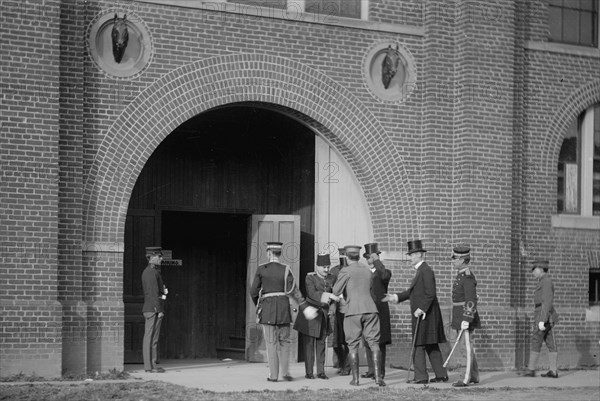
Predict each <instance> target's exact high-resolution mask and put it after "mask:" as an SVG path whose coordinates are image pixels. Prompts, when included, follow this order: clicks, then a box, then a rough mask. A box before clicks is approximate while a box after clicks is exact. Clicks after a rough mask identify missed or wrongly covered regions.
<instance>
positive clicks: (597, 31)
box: [548, 0, 600, 49]
mask: <svg viewBox="0 0 600 401" xmlns="http://www.w3.org/2000/svg"><path fill="white" fill-rule="evenodd" d="M572 4H573V3H572V2H570V0H566V1H565V0H563V1H562V3H561V5H560V6H558V5H555V4H551V3H549V4H548V30H549V33H548V41H549V42H551V43H562V44H566V45H571V46H581V47H586V48H596V49H597V48H599V46H600V0H593V4H594V5H595V8H594V9H592V10H591V11H588V10H587V9H584V8H580V3H578V4H577V6H576V7H574V6H571V5H572ZM551 9H557V10H560V13H561V17H560V26H561V34H560V38H558V39H557V38H554V37H553V36H552V33H551V29H550V26H551V25H552V22H551V20H550V13H551ZM565 10H570V11H576V12H577V16H578V25H577V27H578V32H577V41H576V42H573V41H568V40H565V38H564V34H563V33H564V28H563V25H564V22H565V20H564V12H565ZM584 12H591V13H592V16H594V17H595V19H596V21H595V24H594V23H593V22H592V24H591V26H590V27H591V28H592V32H591V34H592V43H591V44H583V43H581V32H582V31H581V15H582V13H584Z"/></svg>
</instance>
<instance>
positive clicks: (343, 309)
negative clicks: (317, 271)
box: [329, 265, 348, 315]
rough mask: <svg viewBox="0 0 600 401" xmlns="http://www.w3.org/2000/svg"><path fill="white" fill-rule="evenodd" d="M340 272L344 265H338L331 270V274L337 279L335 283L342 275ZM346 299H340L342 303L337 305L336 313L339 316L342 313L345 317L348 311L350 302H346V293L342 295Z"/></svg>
mask: <svg viewBox="0 0 600 401" xmlns="http://www.w3.org/2000/svg"><path fill="white" fill-rule="evenodd" d="M340 271H342V265H337V266H334V267H332V268H331V270H330V271H329V274H331V275H332V276H334V277H335V280H334V283H335V282H336V281H337V278H338V277H339V275H340ZM342 295H343V296H344V297H342V298H340V301H339V302H338V304H337V309H336V313H337V315H339V314H340V313H341V314H342V315H344V314H345V313H346V311H347V310H348V302H347V301H346V294H345V291H344V292H343V293H342Z"/></svg>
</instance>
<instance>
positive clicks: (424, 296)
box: [384, 240, 448, 384]
mask: <svg viewBox="0 0 600 401" xmlns="http://www.w3.org/2000/svg"><path fill="white" fill-rule="evenodd" d="M425 252H427V250H426V249H423V245H422V243H421V241H420V240H415V241H409V242H408V252H407V255H408V257H409V258H410V262H411V264H412V265H413V267H414V268H415V270H416V273H415V276H414V277H413V279H412V282H411V284H410V287H409V288H408V289H407V290H406V291H404V292H401V293H399V294H388V295H386V297H385V298H384V300H385V301H388V302H396V303H398V302H402V301H405V300H407V299H409V300H410V311H411V314H412V332H413V339H414V344H415V350H414V358H413V364H414V366H415V383H416V384H426V383H429V382H431V383H437V382H447V381H448V372H447V371H446V368H445V367H444V366H443V363H444V362H443V360H442V353H441V351H440V347H439V345H438V344H439V343H445V342H446V335H445V334H444V322H443V320H442V312H441V311H440V304H439V302H438V299H437V294H436V286H435V274H434V273H433V270H432V269H431V267H429V265H428V264H427V263H426V262H425V261H424V260H423V257H424V255H425ZM417 322H418V326H417ZM417 327H418V330H417ZM425 354H427V355H428V356H429V362H430V363H431V367H432V368H433V371H434V372H435V378H433V379H431V381H430V380H429V376H428V374H427V364H426V361H425Z"/></svg>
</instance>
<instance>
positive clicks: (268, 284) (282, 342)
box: [250, 242, 317, 382]
mask: <svg viewBox="0 0 600 401" xmlns="http://www.w3.org/2000/svg"><path fill="white" fill-rule="evenodd" d="M282 247H283V244H282V243H281V242H267V258H268V259H269V261H268V262H267V263H264V264H262V265H260V266H258V268H257V269H256V274H255V276H254V281H253V282H252V286H251V287H250V296H251V297H252V301H253V302H254V304H255V305H256V306H257V311H256V314H257V317H258V319H259V320H258V322H259V323H260V324H261V325H262V328H263V335H264V338H265V343H266V348H267V357H268V359H269V373H270V375H269V377H267V380H268V381H271V382H276V381H277V380H278V378H279V376H280V372H281V378H282V379H283V380H286V381H292V380H293V378H292V376H290V352H291V346H292V339H291V330H292V327H291V325H290V323H291V322H292V315H291V312H290V300H289V299H288V297H289V296H291V297H294V298H295V299H296V300H297V301H298V303H299V309H300V311H302V313H303V314H304V316H305V317H306V318H307V319H309V320H310V319H314V318H315V317H317V309H316V308H315V307H313V306H310V305H308V304H307V303H306V300H305V299H304V297H303V296H302V293H301V292H300V290H299V289H298V286H297V285H296V280H295V278H294V275H293V274H292V271H291V269H290V267H289V266H287V265H285V264H283V263H280V262H279V258H280V257H281V249H282Z"/></svg>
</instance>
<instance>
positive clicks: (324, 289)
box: [294, 253, 338, 380]
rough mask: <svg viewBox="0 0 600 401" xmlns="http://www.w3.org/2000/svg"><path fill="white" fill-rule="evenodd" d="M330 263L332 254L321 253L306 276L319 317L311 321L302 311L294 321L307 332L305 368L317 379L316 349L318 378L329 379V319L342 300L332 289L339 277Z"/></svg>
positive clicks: (309, 298) (311, 302) (308, 295)
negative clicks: (315, 365)
mask: <svg viewBox="0 0 600 401" xmlns="http://www.w3.org/2000/svg"><path fill="white" fill-rule="evenodd" d="M330 264H331V262H330V261H329V254H325V253H322V254H319V255H317V266H316V268H315V271H314V272H311V273H308V274H307V275H306V279H305V284H306V301H307V302H308V304H309V305H312V306H314V307H316V308H317V310H318V315H317V317H316V318H315V319H312V320H307V319H306V318H305V317H304V315H303V314H299V315H298V318H296V321H295V322H294V329H295V330H297V331H298V332H299V333H302V335H303V336H302V337H303V342H304V371H305V373H306V375H305V377H306V378H307V379H314V378H315V376H314V375H313V366H314V364H315V351H316V360H317V377H318V378H319V379H324V380H327V379H329V377H327V375H326V374H325V346H326V341H325V340H326V339H327V336H328V335H329V334H330V332H329V328H330V324H329V320H330V318H331V316H332V315H333V313H335V302H336V301H337V300H338V297H336V296H335V295H333V293H332V292H331V291H332V287H333V280H335V277H334V276H332V275H331V274H329V267H330ZM330 305H331V306H330Z"/></svg>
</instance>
